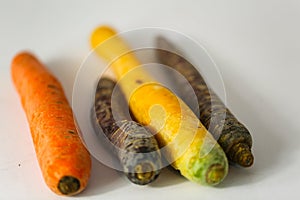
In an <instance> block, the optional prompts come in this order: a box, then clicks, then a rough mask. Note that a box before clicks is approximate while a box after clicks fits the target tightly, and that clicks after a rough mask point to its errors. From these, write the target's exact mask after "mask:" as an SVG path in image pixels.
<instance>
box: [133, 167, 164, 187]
mask: <svg viewBox="0 0 300 200" xmlns="http://www.w3.org/2000/svg"><path fill="white" fill-rule="evenodd" d="M155 168H156V167H155V166H153V164H152V163H141V164H140V165H137V166H136V167H135V169H134V173H128V174H127V176H129V177H130V178H129V179H130V180H131V181H132V182H133V183H135V184H138V185H146V184H148V183H151V182H152V181H154V180H155V179H156V178H157V177H158V175H159V173H160V170H158V169H155Z"/></svg>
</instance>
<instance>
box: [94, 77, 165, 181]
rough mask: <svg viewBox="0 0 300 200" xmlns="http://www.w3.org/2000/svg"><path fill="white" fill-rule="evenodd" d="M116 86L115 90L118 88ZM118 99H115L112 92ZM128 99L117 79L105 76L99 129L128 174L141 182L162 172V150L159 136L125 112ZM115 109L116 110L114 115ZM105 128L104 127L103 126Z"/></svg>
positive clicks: (100, 91)
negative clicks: (112, 146) (160, 149)
mask: <svg viewBox="0 0 300 200" xmlns="http://www.w3.org/2000/svg"><path fill="white" fill-rule="evenodd" d="M114 89H115V91H114ZM113 91H114V95H115V96H114V97H115V98H116V99H117V101H118V102H117V103H115V102H113V101H112V94H113ZM126 107H127V106H126V100H125V98H124V96H123V94H122V92H121V90H120V89H119V87H118V85H116V83H115V82H114V81H113V80H111V79H109V78H107V77H102V78H101V79H100V80H99V82H98V84H97V89H96V95H95V104H94V112H93V113H94V114H95V115H96V116H95V118H96V119H94V120H93V121H95V122H96V123H95V125H94V127H95V131H96V133H98V134H100V133H101V132H103V133H104V134H105V136H106V137H107V138H108V139H109V140H110V142H111V143H112V144H113V145H114V147H115V148H113V150H114V151H115V152H114V153H116V154H117V156H118V158H119V160H120V163H121V164H122V166H123V171H124V173H125V174H126V176H127V178H128V179H129V180H130V181H131V182H133V183H135V184H138V185H146V184H149V183H151V182H153V181H154V180H155V179H156V178H157V177H158V176H159V174H160V169H161V154H160V151H159V147H158V144H157V141H156V139H155V138H154V136H153V135H152V133H151V132H149V131H148V130H147V129H146V128H145V127H143V126H141V125H140V124H138V123H136V122H134V121H131V119H130V116H129V115H127V114H126V113H125V108H126ZM112 109H114V110H115V112H114V116H113V112H112ZM99 128H101V130H99Z"/></svg>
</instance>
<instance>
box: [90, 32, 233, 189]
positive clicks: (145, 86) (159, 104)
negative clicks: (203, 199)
mask: <svg viewBox="0 0 300 200" xmlns="http://www.w3.org/2000/svg"><path fill="white" fill-rule="evenodd" d="M99 44H101V45H99ZM91 45H92V47H93V48H95V49H94V50H95V51H96V53H97V54H98V55H99V56H101V57H102V58H103V59H104V60H106V61H107V62H108V63H110V67H111V68H112V69H113V71H114V73H115V74H116V77H117V79H118V81H119V84H120V87H121V88H122V90H123V92H124V94H125V96H126V98H127V101H128V103H129V106H130V109H131V111H132V114H133V115H134V117H135V118H136V120H137V121H138V122H139V123H141V124H142V125H146V126H150V127H151V128H152V129H153V131H154V132H155V133H156V135H155V136H156V138H157V140H158V142H159V144H160V146H161V147H165V149H166V151H165V154H164V156H166V158H167V160H168V161H169V162H170V163H172V166H173V167H174V168H175V169H178V170H179V171H180V173H181V174H182V175H183V176H185V177H186V178H188V179H189V180H191V181H194V182H196V183H201V184H207V185H216V184H218V183H220V182H221V181H222V180H223V179H224V178H225V177H226V175H227V172H228V162H227V158H226V155H225V153H224V151H223V150H222V149H221V147H220V146H219V145H218V144H217V143H216V141H215V140H214V138H213V137H212V135H211V134H210V133H209V132H208V131H207V130H206V129H205V127H204V126H203V125H202V124H201V122H200V121H199V119H198V118H197V116H196V115H195V114H194V113H193V112H192V111H191V110H190V109H189V108H188V106H187V105H186V104H185V103H184V102H183V101H182V100H181V99H179V98H177V96H176V95H175V94H174V93H172V92H171V91H170V90H169V89H167V88H166V87H164V86H162V85H161V84H160V83H158V82H157V81H156V80H155V79H154V78H153V77H151V76H150V74H149V73H147V72H146V71H145V69H143V68H141V67H139V66H140V65H141V63H140V61H139V60H138V59H137V58H136V57H135V55H134V53H133V52H131V50H130V48H129V47H128V46H127V44H126V42H124V41H123V40H122V38H120V37H118V36H116V32H115V31H114V30H113V29H111V28H110V27H105V26H102V27H99V28H97V29H96V30H95V31H94V32H93V33H92V36H91ZM112 61H113V62H112Z"/></svg>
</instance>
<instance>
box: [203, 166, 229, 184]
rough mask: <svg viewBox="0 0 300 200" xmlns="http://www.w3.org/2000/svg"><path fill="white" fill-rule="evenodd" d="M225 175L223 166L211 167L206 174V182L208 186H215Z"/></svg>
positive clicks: (225, 171)
mask: <svg viewBox="0 0 300 200" xmlns="http://www.w3.org/2000/svg"><path fill="white" fill-rule="evenodd" d="M226 174H227V170H226V168H225V167H224V166H223V165H220V164H215V165H212V166H211V167H210V168H209V169H208V171H207V173H206V182H207V183H208V184H209V185H216V184H218V183H220V182H221V181H222V180H223V179H224V177H225V176H226Z"/></svg>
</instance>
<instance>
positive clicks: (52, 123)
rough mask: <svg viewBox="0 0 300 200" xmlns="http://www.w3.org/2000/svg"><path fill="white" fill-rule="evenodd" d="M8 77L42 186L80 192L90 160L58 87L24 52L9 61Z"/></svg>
mask: <svg viewBox="0 0 300 200" xmlns="http://www.w3.org/2000/svg"><path fill="white" fill-rule="evenodd" d="M11 74H12V79H13V82H14V84H15V87H16V89H17V91H18V93H19V95H20V98H21V102H22V106H23V109H24V111H25V113H26V116H27V120H28V123H29V126H30V131H31V136H32V139H33V143H34V147H35V151H36V156H37V159H38V162H39V165H40V168H41V171H42V174H43V177H44V179H45V182H46V184H47V185H48V187H49V188H50V189H51V190H52V191H53V192H55V193H57V194H60V195H74V194H77V193H79V192H81V191H82V190H83V189H84V188H85V187H86V185H87V182H88V179H89V177H90V171H91V158H90V154H89V152H88V151H87V149H86V148H85V146H84V145H83V143H82V142H81V140H80V137H79V135H78V133H77V131H76V128H75V124H74V119H73V113H72V110H71V108H70V106H69V104H68V101H67V99H66V97H65V94H64V91H63V88H62V86H61V85H60V83H59V82H58V80H57V79H56V78H55V77H54V76H53V75H52V74H51V73H50V72H49V71H47V69H46V68H45V67H44V66H43V64H42V63H40V62H39V61H38V60H37V59H36V58H35V57H34V56H33V55H31V54H30V53H27V52H23V53H20V54H18V55H17V56H16V57H15V58H14V59H13V61H12V64H11Z"/></svg>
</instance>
